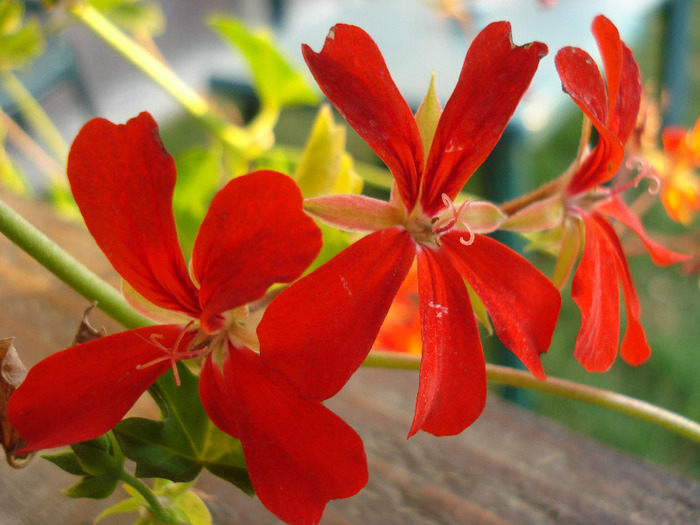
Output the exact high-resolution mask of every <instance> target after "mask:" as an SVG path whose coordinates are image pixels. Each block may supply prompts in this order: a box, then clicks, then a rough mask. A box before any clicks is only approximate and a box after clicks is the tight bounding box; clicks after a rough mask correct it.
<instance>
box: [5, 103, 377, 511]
mask: <svg viewBox="0 0 700 525" xmlns="http://www.w3.org/2000/svg"><path fill="white" fill-rule="evenodd" d="M68 177H69V179H70V183H71V188H72V191H73V195H74V196H75V199H76V202H77V203H78V206H79V207H80V210H81V212H82V214H83V217H84V218H85V222H86V224H87V226H88V229H89V230H90V232H91V233H92V235H93V237H94V238H95V240H96V241H97V243H98V245H99V246H100V248H102V250H103V251H104V253H105V255H106V256H107V257H108V258H109V260H110V262H111V263H112V265H113V266H114V268H115V269H116V270H117V271H118V272H119V274H120V275H121V276H122V277H123V278H124V281H125V284H127V286H126V292H127V293H126V294H125V295H126V296H127V297H128V298H130V299H131V301H132V302H133V303H134V304H135V305H136V306H137V308H140V309H142V310H144V308H143V307H144V305H145V304H147V303H148V302H150V303H152V305H150V307H147V308H145V310H144V311H146V312H147V313H150V314H154V313H155V314H156V315H155V317H157V318H159V319H167V318H170V319H174V320H175V321H174V322H173V324H166V325H160V326H149V327H147V328H140V329H136V330H129V331H127V332H123V333H120V334H115V335H111V336H108V337H104V338H100V339H97V340H95V341H91V342H88V343H84V344H81V345H78V346H75V347H72V348H68V349H66V350H63V351H61V352H58V353H57V354H54V355H52V356H50V357H48V358H47V359H45V360H43V361H42V362H41V363H39V364H38V365H36V366H35V367H34V368H32V369H31V370H30V372H29V375H28V376H27V379H26V381H25V382H24V383H23V384H22V386H21V387H20V388H18V389H17V391H16V392H15V394H14V395H13V396H12V399H11V401H10V407H9V415H10V419H11V421H12V423H13V424H14V425H15V426H16V427H17V429H18V430H19V432H20V434H21V435H22V437H23V438H24V440H25V441H26V442H27V448H26V450H37V449H42V448H52V447H57V446H61V445H66V444H70V443H75V442H78V441H83V440H87V439H91V438H94V437H96V436H99V435H101V434H103V433H104V432H106V431H108V430H109V429H110V428H112V427H113V426H114V425H115V424H116V423H117V422H118V421H119V420H120V419H121V418H122V417H123V416H124V414H125V413H126V411H127V410H128V409H129V408H130V407H131V406H132V404H133V403H134V402H135V401H136V399H137V398H138V397H139V396H140V395H141V394H142V393H143V392H144V391H145V390H146V389H147V388H148V387H149V386H150V385H151V384H152V383H153V382H154V381H155V380H156V379H157V378H158V377H159V376H160V375H161V374H163V373H165V372H166V371H167V370H168V369H169V368H171V367H173V370H174V371H176V368H175V366H174V365H175V363H176V362H177V361H179V360H182V359H188V358H192V357H197V356H206V357H204V364H203V367H202V373H201V377H200V394H201V398H202V403H203V405H204V407H205V409H206V411H207V413H208V414H209V415H210V416H211V418H212V420H213V421H214V423H215V424H216V425H217V426H219V427H220V428H221V429H222V430H224V431H225V432H228V433H229V434H231V435H232V436H235V437H237V438H239V439H240V440H241V442H242V445H243V450H244V453H245V458H246V464H247V467H248V470H249V473H250V477H251V480H252V482H253V487H254V488H255V491H256V492H257V494H258V496H259V497H260V500H261V501H262V502H263V504H264V505H265V506H267V507H268V508H269V509H270V510H271V511H272V512H273V513H275V514H276V515H277V516H278V517H280V518H281V519H283V520H286V521H289V522H291V523H311V522H314V523H315V522H317V521H318V520H319V519H320V516H321V513H322V512H323V508H324V506H325V504H326V503H327V502H328V500H330V499H334V498H342V497H348V496H351V495H352V494H354V493H356V492H357V491H358V490H359V489H360V488H362V487H363V486H364V484H365V483H366V480H367V467H366V458H365V454H364V450H363V446H362V442H361V440H360V438H359V436H358V435H357V434H356V433H355V432H354V431H353V430H352V429H351V428H350V427H349V426H348V425H346V424H345V423H344V422H343V421H342V420H341V419H340V418H338V417H337V416H336V415H335V414H333V413H332V412H330V411H329V410H328V409H326V408H325V407H324V406H323V405H322V404H321V403H320V401H319V400H304V399H302V398H301V397H300V395H299V392H297V391H296V390H295V389H294V388H293V387H292V386H290V384H289V383H288V382H287V381H286V379H285V378H284V377H283V376H282V375H281V374H280V373H279V372H276V371H274V370H270V369H268V368H266V367H265V366H264V365H263V364H262V363H261V361H260V359H259V356H258V354H256V353H255V352H253V351H252V350H250V349H248V348H247V347H246V346H244V344H243V343H242V342H245V341H250V340H251V338H250V337H249V335H250V334H248V333H247V331H246V329H245V328H244V326H242V325H243V324H244V323H245V317H244V314H245V312H246V311H247V307H246V304H247V303H249V302H250V301H253V300H256V299H259V298H260V297H261V296H262V295H263V294H264V293H265V291H266V290H267V289H268V287H269V286H270V285H271V284H273V283H276V282H291V281H292V280H294V279H295V278H297V277H298V276H299V275H300V274H301V272H302V271H303V270H304V269H305V268H306V267H307V266H308V265H309V264H310V263H311V261H312V260H313V259H314V257H315V256H316V254H317V253H318V251H319V249H320V245H321V235H320V231H319V230H318V228H317V227H316V226H315V225H314V224H313V221H312V220H311V219H309V218H308V217H307V216H306V215H305V214H304V213H303V211H302V197H301V194H300V192H299V190H298V188H297V187H296V185H295V184H294V182H293V181H292V180H291V179H289V178H288V177H286V176H284V175H282V174H280V173H276V172H272V171H260V172H256V173H252V174H250V175H246V176H243V177H240V178H237V179H234V180H232V181H231V182H229V183H228V184H227V185H226V186H225V187H224V188H223V189H222V190H221V191H220V192H219V193H218V194H217V195H216V196H215V198H214V200H213V202H212V203H211V207H210V209H209V211H208V213H207V215H206V217H205V219H204V221H203V223H202V226H201V228H200V231H199V235H198V237H197V240H196V242H195V246H194V253H193V256H192V265H191V274H192V277H190V276H189V273H188V269H187V266H186V265H185V262H184V258H183V255H182V252H181V251H180V247H179V244H178V239H177V233H176V230H175V222H174V218H173V214H172V210H171V201H172V194H173V189H174V185H175V178H176V173H175V164H174V162H173V159H172V158H171V157H170V155H168V154H167V152H166V151H165V149H164V147H163V145H162V143H161V142H160V139H159V137H158V129H157V125H156V123H155V122H154V121H153V119H152V118H151V116H150V115H148V114H146V113H142V114H141V115H139V116H138V117H137V118H135V119H132V120H130V121H129V122H128V123H127V124H126V125H115V124H112V123H111V122H108V121H106V120H102V119H95V120H92V121H90V122H89V123H88V124H86V125H85V126H84V127H83V129H82V130H81V131H80V133H79V134H78V136H77V137H76V139H75V142H74V143H73V146H72V148H71V152H70V156H69V159H68ZM185 323H189V324H187V325H185ZM198 325H199V328H196V327H197V326H198ZM253 339H254V338H253ZM251 344H253V343H251ZM215 353H218V354H219V357H220V359H221V362H222V368H223V371H221V370H220V369H219V367H218V365H217V364H216V363H217V358H216V357H215V355H214V354H215Z"/></svg>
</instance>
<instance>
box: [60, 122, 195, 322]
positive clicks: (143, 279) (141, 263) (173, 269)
mask: <svg viewBox="0 0 700 525" xmlns="http://www.w3.org/2000/svg"><path fill="white" fill-rule="evenodd" d="M67 171H68V179H69V180H70V184H71V190H72V191H73V196H74V197H75V200H76V202H77V203H78V207H79V208H80V211H81V213H82V214H83V217H84V218H85V223H86V224H87V227H88V229H89V230H90V233H92V236H93V237H94V238H95V240H96V241H97V244H98V245H99V246H100V248H102V251H104V252H105V255H106V256H107V258H108V259H109V260H110V262H111V263H112V265H113V266H114V268H115V269H116V270H117V272H119V274H120V275H121V276H122V277H123V278H124V279H125V280H126V281H127V282H128V283H129V284H130V285H131V286H132V287H133V288H134V289H135V290H136V291H137V292H138V293H139V294H141V295H142V296H143V297H145V298H146V299H148V300H149V301H151V302H152V303H154V304H156V305H158V306H160V307H162V308H165V309H168V310H173V311H177V312H182V313H185V314H187V315H189V316H191V317H198V314H199V307H198V303H197V294H196V290H195V288H194V286H193V284H192V282H191V280H190V278H189V276H188V273H187V267H186V265H185V262H184V259H183V257H182V252H181V251H180V245H179V244H178V239H177V233H176V231H175V219H174V218H173V212H172V194H173V188H174V186H175V176H176V175H175V164H174V162H173V159H172V157H171V156H170V155H168V153H167V152H166V151H165V148H164V147H163V144H162V143H161V141H160V138H159V137H158V126H157V124H156V123H155V121H154V120H153V118H152V117H151V116H150V115H149V114H148V113H141V114H140V115H139V116H138V117H136V118H134V119H131V120H130V121H129V122H127V123H126V124H123V125H121V124H120V125H117V124H112V123H111V122H109V121H107V120H104V119H93V120H91V121H90V122H88V123H87V124H85V126H83V128H82V129H81V130H80V133H78V136H77V137H76V138H75V141H74V142H73V146H72V147H71V151H70V155H69V156H68V168H67Z"/></svg>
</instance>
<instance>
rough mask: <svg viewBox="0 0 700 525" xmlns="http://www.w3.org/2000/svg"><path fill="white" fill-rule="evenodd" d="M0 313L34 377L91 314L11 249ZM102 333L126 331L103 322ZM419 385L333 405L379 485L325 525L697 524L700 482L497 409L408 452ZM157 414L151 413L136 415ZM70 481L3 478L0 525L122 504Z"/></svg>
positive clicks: (380, 389)
mask: <svg viewBox="0 0 700 525" xmlns="http://www.w3.org/2000/svg"><path fill="white" fill-rule="evenodd" d="M9 200H10V201H11V204H12V205H13V206H15V208H16V209H18V210H21V212H22V213H23V214H24V215H25V216H28V217H30V218H31V220H32V221H34V222H35V223H36V224H37V225H39V226H40V227H41V228H42V229H43V231H45V232H47V233H49V235H50V236H51V237H53V238H55V239H56V240H57V241H58V242H59V244H61V245H62V246H64V247H66V248H67V249H69V250H70V251H71V252H72V253H75V254H77V256H78V258H79V259H80V260H81V261H82V262H84V263H86V264H88V265H90V267H91V268H93V269H96V270H97V271H98V273H100V274H101V275H103V276H104V277H107V278H109V279H110V280H112V282H115V283H116V282H118V279H116V278H115V276H114V274H113V273H112V271H111V269H110V267H109V264H108V263H107V262H106V261H105V259H104V257H103V256H102V255H101V254H100V253H99V252H98V251H97V249H96V248H95V245H94V243H93V241H92V239H91V238H90V236H89V235H88V234H86V232H85V231H84V230H83V229H81V228H80V227H78V226H74V225H66V224H63V223H61V222H58V221H56V219H54V218H53V217H52V216H51V215H50V214H47V212H46V210H45V209H44V208H43V207H42V206H37V205H36V204H34V203H25V202H22V201H18V200H16V199H14V198H13V199H9ZM0 300H1V301H2V305H3V308H2V312H3V315H2V316H0V336H2V337H5V336H12V335H14V336H16V346H17V347H18V348H19V350H20V351H21V352H22V356H23V357H24V358H25V360H26V361H27V362H28V363H34V362H36V361H37V360H39V359H40V358H41V357H42V356H44V355H47V354H49V353H51V352H53V351H55V350H58V349H60V348H61V347H62V346H64V345H65V344H66V343H67V342H68V341H70V340H71V338H72V336H73V334H74V331H75V329H76V326H77V323H78V321H79V319H80V316H81V312H82V310H83V309H84V308H85V306H86V301H85V300H83V299H82V298H80V297H79V296H77V295H76V294H75V293H74V292H72V291H71V290H69V289H68V288H67V287H65V286H64V285H63V284H62V283H60V282H58V281H57V280H56V279H54V278H53V277H52V276H51V275H49V274H48V272H46V271H45V270H43V269H42V268H41V267H39V266H38V265H37V264H36V263H35V262H33V261H32V260H31V259H29V258H28V257H27V256H26V255H24V254H22V253H19V252H18V250H17V249H16V248H15V247H14V246H12V245H11V244H10V243H9V242H8V241H7V239H5V238H4V237H0ZM100 323H101V324H104V325H106V326H107V328H108V330H110V331H115V330H118V327H117V326H116V325H115V324H114V323H112V322H110V321H109V320H108V319H105V318H104V316H95V324H100ZM416 383H417V380H416V375H415V374H414V373H411V372H397V371H385V370H361V371H360V372H359V373H358V374H357V375H356V376H355V377H354V378H353V379H352V380H351V382H350V383H349V384H348V386H347V387H346V388H345V389H344V390H343V392H341V393H340V394H339V395H338V396H336V398H334V399H332V400H331V401H330V402H329V406H330V407H331V408H332V409H334V410H335V411H337V412H338V413H339V414H340V415H341V416H343V417H344V418H345V419H346V420H347V421H348V422H349V423H350V424H351V425H353V427H354V428H355V429H357V431H358V432H359V433H360V434H361V436H362V437H363V439H364V441H365V445H366V449H367V455H368V460H369V466H370V482H369V484H368V486H367V487H366V488H365V489H364V490H363V491H362V492H361V493H360V494H358V495H357V496H356V497H354V498H351V499H348V500H342V501H335V502H331V503H330V504H329V505H328V508H327V510H326V513H325V515H324V518H323V521H322V523H323V524H325V525H341V524H367V525H370V524H371V525H373V524H382V525H385V524H386V525H391V524H396V525H404V524H486V525H497V524H498V525H501V524H533V525H535V524H536V525H543V524H552V525H554V524H567V525H569V524H571V525H573V524H581V525H583V524H599V525H610V524H620V525H622V524H624V525H628V524H631V525H635V524H638V525H642V524H643V525H662V524H668V525H684V524H688V525H691V524H698V523H700V483H698V482H697V481H693V480H689V479H685V478H682V477H679V476H677V475H675V474H673V473H670V472H668V471H665V470H664V469H661V468H658V467H656V466H654V465H650V464H648V463H645V462H643V461H640V460H638V459H635V458H632V457H630V456H628V455H626V454H624V453H620V452H617V451H613V450H611V449H609V448H607V447H605V446H602V445H600V444H598V443H595V442H593V441H592V440H590V439H586V438H583V437H581V436H579V435H576V434H574V433H572V432H570V431H568V430H566V429H563V428H562V427H560V426H558V425H556V424H554V423H552V422H550V421H548V420H546V419H544V418H541V417H538V416H536V415H534V414H532V413H530V412H526V411H523V410H521V409H518V408H516V407H513V406H510V405H508V404H507V403H505V402H502V401H500V400H498V399H496V398H495V396H492V397H491V398H490V399H489V402H488V404H487V408H486V410H485V412H484V414H483V416H482V417H481V418H480V419H479V420H478V422H477V423H476V424H474V425H473V426H472V427H471V428H469V429H468V430H467V431H465V432H463V433H462V434H461V435H460V436H456V437H451V438H439V439H438V438H434V437H432V436H429V435H424V434H423V435H417V436H414V437H413V438H411V439H410V440H406V433H407V431H408V428H409V426H410V423H411V417H412V409H413V399H414V396H415V390H416ZM149 410H151V408H150V405H148V404H142V405H141V406H139V407H138V408H137V411H139V412H140V413H144V412H148V411H149ZM620 417H623V416H620ZM73 480H74V478H72V477H71V476H69V475H67V474H64V473H63V472H61V471H60V470H59V469H58V468H56V467H54V466H53V465H50V464H49V463H48V462H46V461H43V460H41V459H36V460H34V461H33V462H32V463H31V464H30V465H29V466H28V467H26V468H25V469H23V470H20V471H15V470H13V469H11V468H10V467H8V466H7V465H4V464H3V465H2V466H1V467H0V525H45V524H59V525H63V524H66V525H82V524H86V525H87V524H89V523H92V520H93V519H94V518H95V516H97V514H99V512H100V511H101V510H102V509H104V508H105V507H106V506H108V505H109V504H111V503H114V502H115V501H116V499H115V498H114V497H113V498H111V499H110V500H107V501H91V500H69V499H68V498H65V496H63V495H62V494H61V493H60V489H61V488H65V487H66V486H68V485H69V484H70V483H72V481H73ZM199 488H200V490H202V491H203V492H204V493H206V494H207V503H208V505H209V506H210V509H211V511H212V513H213V515H214V518H215V522H216V523H217V524H219V525H222V524H262V525H266V524H275V523H278V521H277V520H276V519H274V517H272V516H271V515H270V514H269V513H268V512H267V511H266V510H265V509H264V508H263V507H262V506H261V505H260V503H259V502H258V501H257V500H255V499H252V498H249V497H247V496H245V495H243V494H242V493H240V492H238V491H237V490H236V489H234V488H233V487H231V486H230V485H227V484H226V483H223V482H221V481H219V480H218V479H217V478H215V477H213V476H210V475H204V476H203V477H202V479H201V480H200V483H199ZM120 496H121V495H120ZM104 523H105V525H116V524H126V523H133V519H130V518H129V517H126V518H125V517H121V518H120V517H115V518H108V519H106V520H105V521H104Z"/></svg>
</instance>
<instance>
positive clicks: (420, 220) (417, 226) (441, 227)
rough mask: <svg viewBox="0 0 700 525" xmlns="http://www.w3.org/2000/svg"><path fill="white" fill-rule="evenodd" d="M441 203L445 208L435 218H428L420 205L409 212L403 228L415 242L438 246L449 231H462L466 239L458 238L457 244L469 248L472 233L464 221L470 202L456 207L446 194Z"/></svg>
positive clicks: (472, 240) (467, 201)
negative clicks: (441, 238)
mask: <svg viewBox="0 0 700 525" xmlns="http://www.w3.org/2000/svg"><path fill="white" fill-rule="evenodd" d="M442 202H443V203H444V204H445V207H444V208H443V210H442V211H441V212H440V214H438V215H437V216H435V217H428V216H427V215H425V214H424V213H423V210H422V208H421V206H420V204H417V205H416V207H415V208H414V209H413V211H411V213H410V214H409V215H408V217H407V218H406V222H405V224H404V227H405V228H406V230H407V231H408V233H410V234H411V236H412V237H413V239H414V240H415V241H416V242H419V243H422V244H435V245H436V246H440V237H442V236H443V235H445V234H446V233H450V232H451V231H454V230H457V231H464V232H466V234H467V238H466V239H465V238H464V237H460V238H459V242H460V243H462V244H464V245H465V246H469V245H470V244H472V243H473V242H474V231H473V230H472V228H471V226H470V225H469V223H468V222H467V221H466V219H465V214H466V210H467V209H468V208H469V205H470V204H471V201H469V200H466V201H464V202H463V203H462V204H460V205H459V206H458V207H457V206H455V204H454V202H453V201H452V199H450V198H449V197H448V196H447V194H445V193H443V194H442Z"/></svg>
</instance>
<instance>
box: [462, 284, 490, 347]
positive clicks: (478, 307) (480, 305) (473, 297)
mask: <svg viewBox="0 0 700 525" xmlns="http://www.w3.org/2000/svg"><path fill="white" fill-rule="evenodd" d="M464 285H465V286H466V287H467V294H469V301H470V302H471V304H472V311H473V312H474V317H476V320H477V321H479V322H480V323H481V324H482V326H483V327H484V328H486V331H487V332H488V333H489V335H493V326H492V325H491V319H490V318H489V313H488V311H487V310H486V305H484V302H483V301H482V300H481V297H479V296H478V295H477V293H476V292H475V291H474V288H472V287H471V286H470V285H469V283H468V282H467V281H464Z"/></svg>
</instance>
